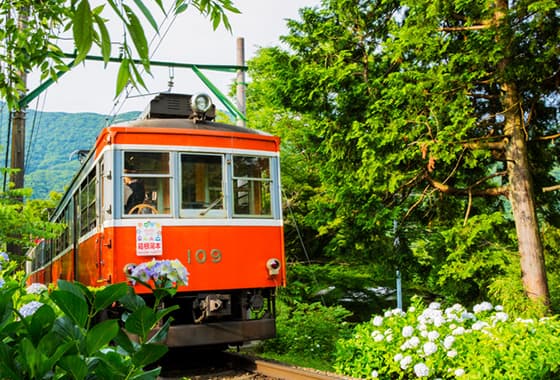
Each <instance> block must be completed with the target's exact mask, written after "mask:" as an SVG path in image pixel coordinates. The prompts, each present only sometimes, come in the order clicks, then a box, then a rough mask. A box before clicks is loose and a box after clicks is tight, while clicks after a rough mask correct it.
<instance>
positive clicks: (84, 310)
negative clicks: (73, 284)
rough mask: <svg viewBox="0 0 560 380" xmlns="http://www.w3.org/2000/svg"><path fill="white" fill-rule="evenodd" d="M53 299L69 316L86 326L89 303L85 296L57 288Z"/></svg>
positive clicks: (52, 296) (80, 325) (75, 321)
mask: <svg viewBox="0 0 560 380" xmlns="http://www.w3.org/2000/svg"><path fill="white" fill-rule="evenodd" d="M51 299H52V300H53V301H54V303H56V305H57V306H58V307H59V308H60V310H62V311H63V312H64V313H65V314H66V315H67V316H68V318H70V319H71V320H72V321H73V322H74V323H75V324H76V325H78V326H79V327H81V328H84V327H85V326H86V323H87V320H88V305H87V303H86V301H85V299H84V298H83V297H79V296H77V295H76V294H75V293H73V292H68V291H65V290H55V291H53V292H52V293H51Z"/></svg>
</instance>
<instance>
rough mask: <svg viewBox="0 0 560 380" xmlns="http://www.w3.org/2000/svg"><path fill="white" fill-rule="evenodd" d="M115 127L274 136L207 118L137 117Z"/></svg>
mask: <svg viewBox="0 0 560 380" xmlns="http://www.w3.org/2000/svg"><path fill="white" fill-rule="evenodd" d="M113 126H114V127H117V126H123V127H140V128H142V127H143V128H171V129H175V128H176V129H190V130H199V131H216V132H236V133H248V134H253V135H261V136H272V135H271V134H270V133H267V132H264V131H261V130H258V129H251V128H246V127H241V126H237V125H232V124H225V123H218V122H213V121H206V120H196V119H184V118H181V119H137V120H132V121H129V122H126V123H123V124H116V125H113Z"/></svg>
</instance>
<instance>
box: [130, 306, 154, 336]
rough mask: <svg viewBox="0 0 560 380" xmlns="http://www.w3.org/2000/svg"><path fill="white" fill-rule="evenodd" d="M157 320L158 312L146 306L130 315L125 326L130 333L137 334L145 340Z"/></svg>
mask: <svg viewBox="0 0 560 380" xmlns="http://www.w3.org/2000/svg"><path fill="white" fill-rule="evenodd" d="M156 321H157V317H156V313H155V312H154V311H153V310H152V309H150V308H149V307H147V306H144V307H141V308H140V309H138V310H136V311H134V312H133V313H132V314H130V315H129V316H128V318H127V319H126V322H125V324H124V327H125V329H126V330H127V331H128V332H129V333H132V334H136V335H138V336H139V337H140V338H141V339H142V340H143V341H145V340H146V337H147V336H148V334H149V333H150V331H151V329H152V328H153V326H154V324H155V323H156Z"/></svg>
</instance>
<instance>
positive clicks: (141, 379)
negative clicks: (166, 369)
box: [130, 367, 161, 380]
mask: <svg viewBox="0 0 560 380" xmlns="http://www.w3.org/2000/svg"><path fill="white" fill-rule="evenodd" d="M160 372H161V367H157V368H154V369H151V370H149V371H142V372H141V373H138V374H135V375H132V376H131V377H130V380H153V379H157V378H158V376H159V374H160Z"/></svg>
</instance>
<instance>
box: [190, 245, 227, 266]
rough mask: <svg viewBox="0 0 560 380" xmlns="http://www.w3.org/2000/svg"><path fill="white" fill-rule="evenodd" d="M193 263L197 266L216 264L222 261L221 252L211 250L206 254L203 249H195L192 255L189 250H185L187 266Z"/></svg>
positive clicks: (215, 249) (214, 249)
mask: <svg viewBox="0 0 560 380" xmlns="http://www.w3.org/2000/svg"><path fill="white" fill-rule="evenodd" d="M193 261H194V262H196V263H198V264H206V263H207V262H211V263H213V264H217V263H219V262H220V261H222V251H220V250H219V249H217V248H212V249H211V250H210V253H208V252H206V250H205V249H197V250H196V251H195V252H194V253H193V252H192V251H191V249H190V248H189V249H187V264H191V263H192V262H193Z"/></svg>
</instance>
